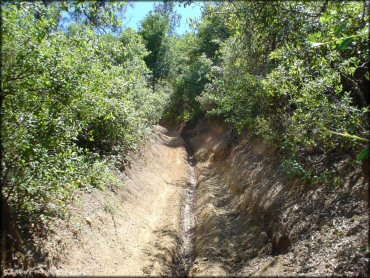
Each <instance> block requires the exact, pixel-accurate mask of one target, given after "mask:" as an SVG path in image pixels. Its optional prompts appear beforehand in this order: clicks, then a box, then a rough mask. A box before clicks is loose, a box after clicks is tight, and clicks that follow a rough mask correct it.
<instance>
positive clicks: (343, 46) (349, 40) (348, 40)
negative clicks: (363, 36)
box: [339, 37, 353, 50]
mask: <svg viewBox="0 0 370 278" xmlns="http://www.w3.org/2000/svg"><path fill="white" fill-rule="evenodd" d="M352 42H353V38H352V37H350V38H346V39H345V40H344V41H343V42H342V43H341V44H340V45H339V50H346V49H347V47H348V46H349V45H350V44H351V43H352Z"/></svg>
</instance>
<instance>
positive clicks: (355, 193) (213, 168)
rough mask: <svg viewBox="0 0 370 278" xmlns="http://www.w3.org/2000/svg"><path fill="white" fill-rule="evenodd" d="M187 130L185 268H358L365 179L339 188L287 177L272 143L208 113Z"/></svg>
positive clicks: (273, 271) (363, 262)
mask: <svg viewBox="0 0 370 278" xmlns="http://www.w3.org/2000/svg"><path fill="white" fill-rule="evenodd" d="M186 135H187V136H188V137H189V138H190V139H189V140H190V142H191V144H192V146H193V148H194V151H195V159H196V162H197V164H196V172H197V178H198V185H197V190H196V200H197V202H196V207H195V210H196V219H197V221H196V228H195V229H196V230H195V242H194V246H195V251H194V252H195V254H194V256H195V262H194V264H193V266H192V268H191V270H190V273H189V274H190V275H230V274H232V275H243V276H245V275H263V276H266V275H273V276H276V275H298V274H304V275H315V276H321V275H331V274H339V275H343V274H344V275H364V274H365V273H366V266H367V262H368V258H366V247H367V242H368V239H367V233H368V214H367V198H368V197H367V196H368V195H367V188H368V184H367V179H366V178H365V177H364V176H363V175H362V173H361V171H360V169H359V171H354V172H348V173H346V174H345V179H344V181H345V182H344V186H343V187H342V188H330V187H328V186H323V185H321V186H312V185H305V184H303V183H302V182H300V181H299V180H295V181H290V182H288V181H287V180H286V179H285V178H284V177H283V176H281V175H280V174H279V172H278V170H277V169H278V162H279V161H278V157H277V154H276V151H275V150H274V149H273V148H272V147H270V146H268V145H267V144H265V143H263V142H262V141H261V140H259V139H258V138H255V137H252V136H250V135H248V134H244V135H243V137H242V138H243V139H239V140H238V142H237V143H235V142H234V143H233V144H232V143H231V142H232V138H231V133H230V131H229V130H227V129H226V128H224V127H222V126H221V125H218V124H215V123H212V122H211V121H209V120H202V121H200V122H198V124H197V126H196V127H195V128H194V129H192V130H188V131H187V133H186Z"/></svg>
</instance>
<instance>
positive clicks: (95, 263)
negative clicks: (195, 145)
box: [55, 127, 189, 276]
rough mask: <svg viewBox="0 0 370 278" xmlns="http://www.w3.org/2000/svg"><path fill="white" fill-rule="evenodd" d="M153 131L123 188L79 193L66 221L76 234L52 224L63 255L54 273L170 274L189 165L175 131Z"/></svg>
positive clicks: (176, 253) (179, 235)
mask: <svg viewBox="0 0 370 278" xmlns="http://www.w3.org/2000/svg"><path fill="white" fill-rule="evenodd" d="M157 133H158V134H159V136H158V138H157V139H156V141H155V142H154V144H153V145H152V146H151V147H150V148H149V149H147V150H145V151H144V153H143V155H142V157H141V158H139V159H136V160H135V162H134V163H133V165H132V168H131V169H130V170H129V171H128V172H127V177H126V178H125V179H124V183H125V189H124V190H119V191H123V192H117V193H112V192H111V193H109V192H101V191H98V190H97V191H96V192H95V193H94V194H83V195H82V196H81V197H82V201H81V205H80V206H79V207H78V208H76V212H75V218H74V220H73V219H72V220H73V221H72V223H71V224H70V225H72V226H75V227H76V226H79V225H80V226H79V227H80V228H79V229H78V230H77V231H76V232H75V234H74V233H73V232H72V233H70V230H71V229H62V228H60V227H59V228H58V227H57V228H56V230H58V229H59V230H58V232H57V234H58V237H59V238H63V244H64V250H66V253H67V254H68V255H67V258H65V259H63V260H61V261H60V262H59V263H58V267H57V269H55V273H56V274H57V275H79V274H83V275H130V276H131V275H169V274H171V272H172V269H171V268H172V265H173V263H174V261H175V260H176V258H177V260H179V258H178V253H179V251H178V247H179V245H180V244H179V242H180V241H181V207H182V204H183V195H184V191H185V190H186V188H187V187H188V186H189V164H188V161H187V153H186V150H185V148H184V141H183V140H182V139H181V137H180V136H179V134H178V133H177V132H175V131H168V130H166V129H165V128H162V127H157ZM78 220H80V221H78ZM84 220H85V223H84Z"/></svg>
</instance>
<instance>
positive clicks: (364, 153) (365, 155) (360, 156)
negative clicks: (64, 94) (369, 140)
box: [357, 147, 370, 161]
mask: <svg viewBox="0 0 370 278" xmlns="http://www.w3.org/2000/svg"><path fill="white" fill-rule="evenodd" d="M369 156H370V147H367V148H365V149H363V150H362V151H361V152H360V153H359V154H358V155H357V160H360V161H363V160H365V159H367V158H369Z"/></svg>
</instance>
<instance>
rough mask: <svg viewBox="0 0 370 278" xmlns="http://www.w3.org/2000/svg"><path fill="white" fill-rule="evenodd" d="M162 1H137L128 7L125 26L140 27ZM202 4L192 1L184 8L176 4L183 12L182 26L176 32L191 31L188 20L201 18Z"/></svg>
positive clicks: (180, 12)
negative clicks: (140, 23) (155, 5)
mask: <svg viewBox="0 0 370 278" xmlns="http://www.w3.org/2000/svg"><path fill="white" fill-rule="evenodd" d="M155 3H160V1H158V2H156V1H135V2H133V3H132V4H131V5H130V6H128V7H127V10H126V12H125V15H124V19H123V26H124V27H131V28H134V29H136V30H137V29H138V26H139V22H140V21H141V20H142V19H143V18H144V17H145V16H146V15H147V14H148V13H149V11H151V10H153V8H154V4H155ZM201 5H202V2H195V3H192V4H191V5H190V6H189V5H187V6H186V8H184V5H183V4H182V5H179V4H176V12H177V13H178V14H181V22H180V26H178V27H177V28H176V33H177V34H179V35H182V34H184V33H185V32H188V31H190V28H189V24H188V22H187V20H188V19H189V18H192V19H195V18H200V16H201Z"/></svg>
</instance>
